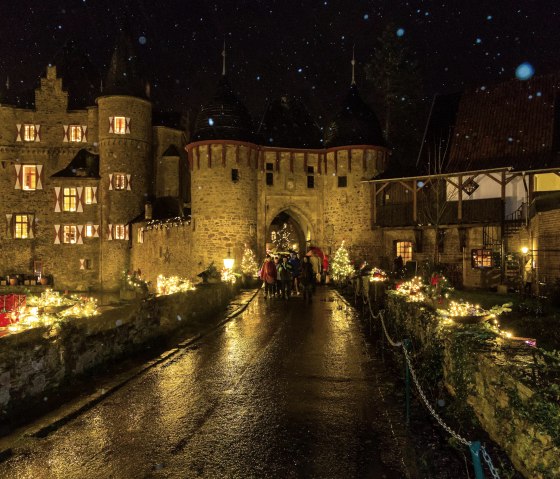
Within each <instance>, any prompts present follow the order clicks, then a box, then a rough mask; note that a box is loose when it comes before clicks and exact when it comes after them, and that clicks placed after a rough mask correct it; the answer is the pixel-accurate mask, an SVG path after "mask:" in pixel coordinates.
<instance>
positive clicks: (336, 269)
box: [330, 241, 354, 282]
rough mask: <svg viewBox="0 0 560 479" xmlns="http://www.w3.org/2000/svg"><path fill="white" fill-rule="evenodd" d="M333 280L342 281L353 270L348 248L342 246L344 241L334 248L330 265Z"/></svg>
mask: <svg viewBox="0 0 560 479" xmlns="http://www.w3.org/2000/svg"><path fill="white" fill-rule="evenodd" d="M330 268H331V271H332V277H333V280H334V281H336V282H340V281H344V280H346V279H348V277H349V276H350V275H351V274H352V273H353V272H354V268H353V267H352V263H351V262H350V257H349V256H348V250H347V249H346V248H345V247H344V241H343V242H342V244H341V245H340V248H338V250H336V253H335V254H334V257H333V259H332V262H331V265H330Z"/></svg>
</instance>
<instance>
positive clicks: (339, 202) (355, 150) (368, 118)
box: [323, 60, 389, 260]
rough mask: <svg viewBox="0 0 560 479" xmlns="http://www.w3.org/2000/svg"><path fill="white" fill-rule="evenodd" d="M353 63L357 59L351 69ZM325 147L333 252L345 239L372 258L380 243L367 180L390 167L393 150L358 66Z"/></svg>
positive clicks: (329, 236) (357, 255) (329, 238)
mask: <svg viewBox="0 0 560 479" xmlns="http://www.w3.org/2000/svg"><path fill="white" fill-rule="evenodd" d="M354 65H355V61H354V60H352V69H353V68H354ZM325 147H326V149H327V150H326V157H325V159H324V165H323V166H324V168H323V172H324V181H325V191H327V192H328V193H327V194H325V200H324V203H325V231H326V237H327V238H326V239H327V241H328V243H329V246H330V247H331V250H332V251H334V249H335V248H336V247H338V246H339V245H340V243H341V242H342V241H343V240H346V244H347V245H349V246H351V248H352V250H353V251H352V253H353V256H355V258H354V259H367V260H371V258H372V257H375V253H374V252H373V249H374V243H375V242H376V240H375V239H374V238H373V234H372V209H371V203H372V202H371V194H372V193H371V191H370V186H369V184H367V183H363V182H362V181H363V180H368V179H371V178H373V177H375V176H377V175H379V174H380V173H382V172H384V171H385V170H386V169H387V158H388V153H389V149H388V148H387V145H386V142H385V139H384V137H383V133H382V130H381V126H380V124H379V120H378V119H377V116H376V115H375V113H374V112H373V111H372V110H371V109H370V108H369V107H368V105H366V103H365V102H364V101H363V100H362V99H361V97H360V94H359V92H358V88H357V86H356V82H355V81H354V71H352V83H351V86H350V91H349V92H348V95H347V96H346V100H345V102H344V104H343V106H342V108H341V110H340V112H339V113H338V114H337V116H336V117H335V119H334V120H333V122H332V123H331V124H330V125H329V127H328V128H327V131H326V135H325ZM348 211H352V214H351V215H349V214H348Z"/></svg>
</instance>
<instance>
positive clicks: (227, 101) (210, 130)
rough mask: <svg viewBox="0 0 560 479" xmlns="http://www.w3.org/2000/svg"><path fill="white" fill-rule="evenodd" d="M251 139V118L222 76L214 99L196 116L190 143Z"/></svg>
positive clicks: (252, 137)
mask: <svg viewBox="0 0 560 479" xmlns="http://www.w3.org/2000/svg"><path fill="white" fill-rule="evenodd" d="M253 139H254V135H253V130H252V123H251V116H250V115H249V112H248V111H247V109H246V108H245V106H244V105H243V104H242V103H241V102H240V101H239V99H238V98H237V96H236V95H235V94H234V93H233V90H232V88H231V85H230V84H229V81H228V79H227V77H226V75H222V76H221V78H220V81H219V82H218V87H217V89H216V93H215V95H214V98H213V99H212V101H211V102H210V103H208V104H207V105H205V106H203V107H202V109H201V110H200V113H199V114H198V116H197V119H196V124H195V129H194V134H193V137H192V141H204V140H237V141H250V142H252V141H253Z"/></svg>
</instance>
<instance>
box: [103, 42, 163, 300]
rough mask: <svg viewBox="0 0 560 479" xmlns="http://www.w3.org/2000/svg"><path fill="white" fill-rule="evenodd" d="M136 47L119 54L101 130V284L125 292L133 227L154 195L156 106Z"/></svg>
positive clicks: (124, 45) (122, 45)
mask: <svg viewBox="0 0 560 479" xmlns="http://www.w3.org/2000/svg"><path fill="white" fill-rule="evenodd" d="M135 58H136V57H135V55H134V52H133V49H132V42H131V41H130V40H129V39H128V38H127V37H126V36H125V35H121V38H120V39H119V42H118V44H117V46H116V48H115V51H114V53H113V57H112V60H111V65H110V69H109V74H108V77H107V82H106V86H105V90H104V91H103V96H101V97H99V98H98V99H97V106H98V122H99V123H98V124H99V144H98V147H99V163H100V164H99V175H100V176H101V182H100V193H99V203H100V204H101V224H100V232H99V236H100V238H101V255H100V263H101V264H100V275H101V278H100V281H101V283H102V285H103V289H105V290H115V289H118V288H119V286H120V282H121V278H122V275H123V272H124V271H126V270H128V266H129V257H128V256H129V241H130V222H131V221H132V220H134V219H135V218H136V217H138V216H139V215H140V214H141V213H142V212H143V211H144V204H145V202H146V199H147V196H148V195H149V194H151V192H152V189H153V188H152V174H151V172H152V171H153V170H152V161H151V147H152V138H151V137H152V104H151V102H150V101H148V99H147V98H146V97H145V90H144V89H143V83H142V81H141V80H140V79H139V76H138V75H137V72H136V64H135Z"/></svg>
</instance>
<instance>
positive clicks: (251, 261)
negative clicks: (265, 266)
mask: <svg viewBox="0 0 560 479" xmlns="http://www.w3.org/2000/svg"><path fill="white" fill-rule="evenodd" d="M258 270H259V265H258V264H257V260H256V258H255V253H253V250H252V249H251V248H245V251H244V252H243V258H241V272H242V273H243V274H244V275H245V276H250V277H254V276H255V275H256V274H257V272H258Z"/></svg>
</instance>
